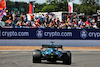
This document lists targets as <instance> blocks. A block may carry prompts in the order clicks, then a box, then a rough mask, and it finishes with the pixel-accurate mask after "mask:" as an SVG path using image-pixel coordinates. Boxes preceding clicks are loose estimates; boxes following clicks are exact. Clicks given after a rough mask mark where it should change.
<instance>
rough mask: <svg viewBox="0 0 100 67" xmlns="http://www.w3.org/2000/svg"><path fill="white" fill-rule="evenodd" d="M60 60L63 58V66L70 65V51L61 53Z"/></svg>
mask: <svg viewBox="0 0 100 67" xmlns="http://www.w3.org/2000/svg"><path fill="white" fill-rule="evenodd" d="M62 58H63V63H64V64H67V65H71V52H70V51H66V52H63V55H62Z"/></svg>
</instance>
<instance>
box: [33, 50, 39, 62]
mask: <svg viewBox="0 0 100 67" xmlns="http://www.w3.org/2000/svg"><path fill="white" fill-rule="evenodd" d="M33 63H41V51H39V50H34V52H33Z"/></svg>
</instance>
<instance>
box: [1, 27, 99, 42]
mask: <svg viewBox="0 0 100 67" xmlns="http://www.w3.org/2000/svg"><path fill="white" fill-rule="evenodd" d="M0 39H81V40H85V39H86V40H100V29H79V30H77V29H70V30H69V29H40V28H0Z"/></svg>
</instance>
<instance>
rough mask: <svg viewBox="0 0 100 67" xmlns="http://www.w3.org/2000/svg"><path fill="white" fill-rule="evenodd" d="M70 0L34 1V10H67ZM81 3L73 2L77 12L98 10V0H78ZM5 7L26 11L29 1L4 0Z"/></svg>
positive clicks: (86, 12) (95, 11)
mask: <svg viewBox="0 0 100 67" xmlns="http://www.w3.org/2000/svg"><path fill="white" fill-rule="evenodd" d="M69 1H70V0H46V3H42V4H40V3H35V12H57V11H68V2H69ZM80 2H81V4H75V3H74V4H73V7H74V8H73V10H74V12H77V13H85V15H92V14H95V13H97V10H100V4H99V0H80ZM6 4H7V9H8V10H9V12H11V11H12V10H13V8H17V9H18V10H20V8H22V9H23V10H21V12H28V10H29V3H26V2H13V1H10V0H6Z"/></svg>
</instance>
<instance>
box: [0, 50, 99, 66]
mask: <svg viewBox="0 0 100 67" xmlns="http://www.w3.org/2000/svg"><path fill="white" fill-rule="evenodd" d="M0 67H100V52H99V51H72V64H71V65H65V64H62V62H61V61H58V62H57V63H50V62H47V61H45V60H43V61H42V63H32V51H8V52H7V51H0Z"/></svg>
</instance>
